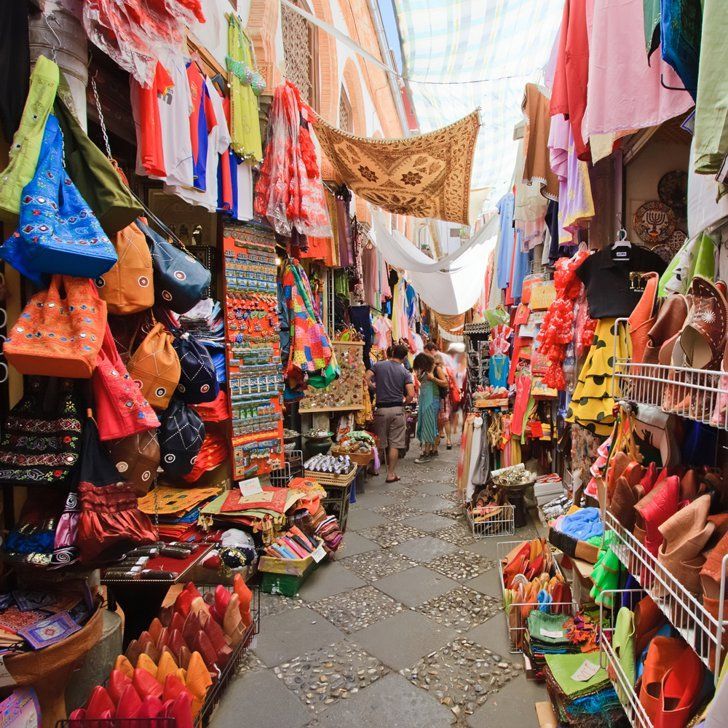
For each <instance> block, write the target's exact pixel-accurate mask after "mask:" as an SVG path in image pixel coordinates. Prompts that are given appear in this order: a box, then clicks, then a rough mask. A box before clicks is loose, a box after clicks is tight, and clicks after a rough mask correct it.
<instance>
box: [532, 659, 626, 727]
mask: <svg viewBox="0 0 728 728" xmlns="http://www.w3.org/2000/svg"><path fill="white" fill-rule="evenodd" d="M544 675H545V678H546V687H547V688H548V691H549V696H550V697H551V702H552V704H553V705H554V708H555V709H556V712H557V714H558V718H559V725H563V726H578V727H579V728H582V727H583V728H601V727H602V726H604V727H605V728H606V727H607V726H610V727H612V726H621V725H627V719H626V716H625V715H624V712H623V710H622V705H621V703H620V702H619V698H618V697H617V693H616V692H615V691H614V688H613V687H612V683H611V682H610V680H609V675H607V671H606V670H605V669H604V668H602V667H600V662H599V653H598V652H589V653H586V654H583V653H582V654H565V655H546V668H545V671H544Z"/></svg>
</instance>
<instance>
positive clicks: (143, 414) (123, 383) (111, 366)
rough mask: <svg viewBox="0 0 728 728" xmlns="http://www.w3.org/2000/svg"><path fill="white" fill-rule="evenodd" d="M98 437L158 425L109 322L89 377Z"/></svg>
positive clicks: (119, 435)
mask: <svg viewBox="0 0 728 728" xmlns="http://www.w3.org/2000/svg"><path fill="white" fill-rule="evenodd" d="M91 384H92V387H93V393H94V403H95V406H96V412H97V413H98V422H99V437H100V438H101V440H118V439H120V438H122V437H128V436H130V435H135V434H137V433H139V432H144V431H145V430H150V429H154V428H156V427H159V420H158V419H157V415H156V414H155V413H154V410H153V409H152V408H151V406H150V405H149V402H147V400H146V399H144V395H143V394H142V392H141V391H140V389H139V387H138V386H137V385H136V383H135V382H134V380H133V379H132V378H131V376H130V375H129V372H128V371H127V369H126V366H125V365H124V362H123V361H122V360H121V357H120V356H119V352H118V351H117V350H116V344H114V337H113V336H112V334H111V329H110V328H109V326H108V324H107V326H106V332H105V334H104V341H103V344H102V346H101V352H100V354H99V359H98V363H97V365H96V369H94V373H93V377H92V382H91Z"/></svg>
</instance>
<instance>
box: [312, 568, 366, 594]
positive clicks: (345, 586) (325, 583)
mask: <svg viewBox="0 0 728 728" xmlns="http://www.w3.org/2000/svg"><path fill="white" fill-rule="evenodd" d="M360 586H364V582H363V581H362V580H361V579H360V578H359V577H358V576H356V575H355V574H352V573H351V571H349V569H345V568H344V567H343V566H341V564H340V563H333V564H322V565H321V566H319V568H318V569H316V570H315V571H314V572H313V573H312V574H310V575H309V577H308V578H307V579H306V581H304V582H303V585H302V586H301V588H300V589H299V590H298V595H299V596H300V597H301V599H305V600H306V601H307V602H315V601H318V600H319V599H323V598H324V597H330V596H331V595H332V594H341V592H346V591H351V590H352V589H357V588H358V587H360Z"/></svg>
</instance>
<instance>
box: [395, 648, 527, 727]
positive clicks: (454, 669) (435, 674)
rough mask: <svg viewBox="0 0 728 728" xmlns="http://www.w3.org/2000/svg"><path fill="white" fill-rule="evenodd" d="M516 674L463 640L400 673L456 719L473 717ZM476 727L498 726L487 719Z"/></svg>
mask: <svg viewBox="0 0 728 728" xmlns="http://www.w3.org/2000/svg"><path fill="white" fill-rule="evenodd" d="M519 673H520V667H519V666H518V665H515V664H513V663H510V662H506V661H498V660H496V659H495V658H494V657H493V656H492V655H489V654H488V653H487V651H484V650H483V648H482V647H481V646H480V645H479V644H476V643H475V642H472V641H470V640H468V639H465V638H460V639H456V640H455V641H453V642H451V643H449V644H448V645H446V646H445V647H443V648H441V649H439V650H437V651H435V652H432V653H430V654H428V655H427V656H426V657H424V658H423V659H422V660H420V661H419V662H418V663H417V664H416V665H414V667H412V668H410V669H404V670H401V674H402V675H404V676H405V677H406V678H407V679H408V680H409V681H410V682H411V683H412V684H413V685H416V686H417V687H419V688H422V689H423V690H426V691H427V692H428V693H429V694H430V695H432V696H433V697H435V698H436V699H437V700H438V701H439V702H440V704H441V705H444V706H446V707H448V708H449V709H450V710H451V711H452V714H453V715H454V716H455V718H456V719H458V720H462V719H464V718H465V717H466V716H470V715H473V714H474V713H475V711H476V710H477V709H478V708H479V707H480V706H481V705H483V704H484V703H485V702H486V700H487V699H488V696H489V695H491V694H492V693H495V692H497V691H498V690H500V689H501V688H502V687H504V686H505V685H507V684H508V683H509V682H510V681H511V680H513V679H514V678H515V677H517V676H518V675H519ZM485 715H487V713H485ZM504 724H507V723H504ZM479 725H481V726H486V725H488V726H491V725H492V726H495V725H499V724H497V723H491V722H490V720H487V721H483V722H481V723H480V724H479Z"/></svg>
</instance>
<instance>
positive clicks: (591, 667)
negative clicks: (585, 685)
mask: <svg viewBox="0 0 728 728" xmlns="http://www.w3.org/2000/svg"><path fill="white" fill-rule="evenodd" d="M599 669H600V668H599V665H598V664H597V663H594V662H590V661H589V660H584V662H582V663H581V665H580V666H579V668H578V670H577V671H576V672H575V673H574V674H573V675H572V676H571V679H572V680H576V681H578V682H587V681H588V680H591V679H592V678H593V677H594V675H596V674H597V673H598V672H599Z"/></svg>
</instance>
